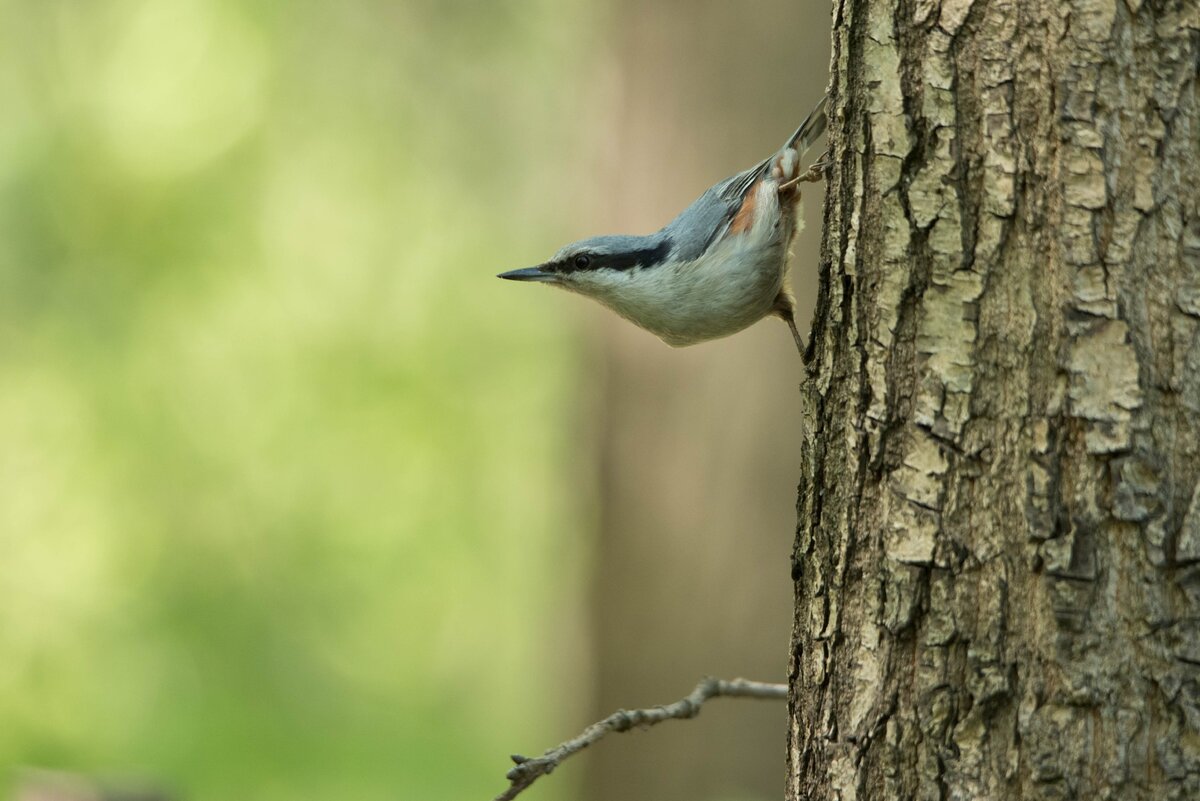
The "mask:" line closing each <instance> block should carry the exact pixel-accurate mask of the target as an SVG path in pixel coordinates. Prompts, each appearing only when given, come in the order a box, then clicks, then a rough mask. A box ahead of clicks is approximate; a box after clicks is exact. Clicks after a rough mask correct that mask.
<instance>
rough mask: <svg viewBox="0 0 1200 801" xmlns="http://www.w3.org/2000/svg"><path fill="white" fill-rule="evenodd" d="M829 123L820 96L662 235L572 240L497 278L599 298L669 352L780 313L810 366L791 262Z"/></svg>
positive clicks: (821, 164)
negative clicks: (811, 156)
mask: <svg viewBox="0 0 1200 801" xmlns="http://www.w3.org/2000/svg"><path fill="white" fill-rule="evenodd" d="M825 125H826V117H825V98H822V99H821V100H820V102H819V103H817V105H816V107H815V108H814V109H813V110H812V112H810V113H809V115H808V116H807V117H806V118H805V120H804V122H802V123H801V124H800V127H799V128H797V129H796V132H795V133H793V134H792V135H791V136H790V137H788V139H787V141H786V142H785V143H784V145H783V147H781V148H780V149H779V150H778V151H777V152H776V153H775V154H774V155H772V156H770V157H769V158H766V159H763V160H762V161H760V162H759V163H758V164H756V165H755V166H753V167H751V168H750V169H748V170H744V171H743V172H740V173H738V174H737V175H734V176H731V177H729V178H726V179H725V180H723V181H721V182H720V183H717V184H716V185H714V186H712V187H711V188H709V189H708V190H707V191H705V192H704V194H702V195H701V196H700V197H699V198H697V199H696V200H695V201H694V202H693V203H692V204H691V205H690V206H688V207H687V208H686V209H684V210H683V211H682V212H681V213H680V214H679V216H677V217H676V218H675V219H674V220H672V221H671V222H669V223H667V224H666V225H665V226H663V227H662V228H661V229H659V230H658V231H656V232H655V233H652V234H646V235H628V234H617V235H608V236H595V237H591V238H588V239H583V240H580V241H578V242H572V243H571V244H569V245H566V246H564V247H562V248H561V249H559V251H558V252H557V253H555V254H554V256H552V257H551V258H550V259H549V260H548V261H545V262H543V263H541V264H538V265H537V266H535V267H524V268H521V269H518V270H509V271H507V272H502V273H500V274H499V276H497V277H499V278H504V279H507V280H510V281H529V282H536V283H543V284H550V285H552V286H557V287H561V288H562V289H566V290H569V291H571V292H576V293H578V294H580V295H584V296H587V297H590V298H593V299H595V300H597V301H599V302H600V303H602V304H604V305H605V306H607V307H608V308H610V309H612V310H613V311H614V312H616V313H617V314H619V315H621V316H622V317H624V318H625V319H627V320H629V321H630V322H632V323H634V324H635V325H638V326H640V327H641V328H644V329H645V330H647V331H649V332H651V333H652V334H655V335H656V336H658V337H659V338H660V339H661V340H662V341H664V342H666V343H667V344H668V345H671V346H672V347H683V346H686V345H694V344H697V343H700V342H706V341H709V340H713V339H717V338H720V337H724V336H728V335H730V334H734V333H737V332H738V331H741V330H743V329H745V328H747V327H748V326H750V325H751V324H753V323H755V322H757V321H759V320H761V319H763V318H764V317H768V316H775V317H779V318H780V319H782V320H783V321H784V322H785V323H787V324H788V327H789V328H790V329H791V332H792V337H793V338H794V339H795V341H796V348H797V349H798V350H799V351H800V358H801V360H802V361H803V360H804V359H805V355H804V354H805V348H804V339H803V337H801V335H800V332H799V331H798V330H797V328H796V315H795V299H794V297H793V295H792V291H791V285H790V282H789V280H788V276H787V258H788V249H789V247H790V245H791V241H792V237H793V236H794V235H795V233H796V228H797V213H798V207H799V203H800V189H799V185H800V184H801V183H803V182H808V181H819V180H821V178H822V177H823V176H824V173H825V169H826V168H827V167H828V162H827V156H828V154H827V153H826V154H824V155H822V157H821V158H820V159H818V160H817V162H816V163H814V164H813V165H812V166H811V167H809V168H808V169H807V170H806V171H801V169H800V163H801V159H802V158H803V156H804V155H805V153H806V152H807V151H808V150H809V149H810V148H811V147H812V145H813V143H814V142H815V140H816V139H817V138H818V137H819V136H820V135H821V134H822V133H823V132H824V131H825Z"/></svg>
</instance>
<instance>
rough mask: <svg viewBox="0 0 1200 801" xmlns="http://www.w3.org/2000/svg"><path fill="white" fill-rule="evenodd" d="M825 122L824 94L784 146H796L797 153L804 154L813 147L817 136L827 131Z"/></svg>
mask: <svg viewBox="0 0 1200 801" xmlns="http://www.w3.org/2000/svg"><path fill="white" fill-rule="evenodd" d="M825 123H826V119H825V98H824V96H822V97H821V99H820V100H819V101H818V102H817V105H816V107H815V108H813V110H812V111H810V112H808V116H807V117H805V118H804V122H802V123H800V127H799V128H797V129H796V132H795V133H794V134H792V135H791V137H790V138H789V139H788V140H787V143H786V144H785V145H784V148H785V149H786V148H789V147H790V148H794V149H795V151H796V153H797V155H800V156H803V155H804V154H805V152H807V151H808V149H809V148H810V147H812V145H813V142H815V141H817V137H819V136H820V135H821V134H823V133H825Z"/></svg>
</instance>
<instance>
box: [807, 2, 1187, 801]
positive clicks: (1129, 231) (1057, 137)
mask: <svg viewBox="0 0 1200 801" xmlns="http://www.w3.org/2000/svg"><path fill="white" fill-rule="evenodd" d="M1198 9H1200V4H1197V3H1195V1H1194V0H1140V1H1139V0H1126V1H1125V2H1118V0H1068V1H1067V2H1061V0H1023V1H1021V0H941V1H940V2H939V0H839V1H838V2H836V3H835V6H834V15H833V20H834V32H833V57H832V67H833V78H832V84H831V105H830V108H831V125H830V128H831V134H830V145H831V153H832V156H833V160H834V163H835V167H834V169H833V170H832V173H831V179H830V183H829V187H828V195H827V201H826V210H825V226H826V231H825V241H824V245H823V251H822V278H821V281H822V284H821V299H820V302H819V304H818V315H817V319H816V321H815V323H814V329H813V335H814V345H813V351H814V355H815V358H814V359H813V362H812V364H811V366H810V375H809V377H808V380H807V381H806V382H805V384H804V386H803V388H802V398H803V404H804V410H805V418H804V419H805V424H806V431H805V441H804V444H803V446H802V453H801V456H802V468H801V469H802V478H801V485H800V497H799V502H798V512H799V520H798V528H797V537H796V546H795V552H794V555H793V578H794V579H795V583H796V614H795V625H794V634H793V646H792V653H791V661H790V682H791V688H792V691H791V696H790V699H789V705H790V717H791V727H790V732H789V782H788V794H789V798H791V799H807V798H822V799H824V798H840V799H851V798H929V799H942V798H961V799H975V798H1007V797H1022V798H1035V799H1037V798H1044V799H1056V798H1076V797H1095V798H1100V799H1104V798H1112V799H1117V798H1120V799H1126V798H1135V799H1136V798H1146V799H1160V798H1180V799H1183V798H1197V797H1200V191H1198V187H1200V85H1198V81H1197V77H1198V73H1200V10H1198Z"/></svg>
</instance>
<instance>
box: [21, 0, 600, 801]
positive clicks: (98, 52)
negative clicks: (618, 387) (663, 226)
mask: <svg viewBox="0 0 1200 801" xmlns="http://www.w3.org/2000/svg"><path fill="white" fill-rule="evenodd" d="M587 13H588V10H587V9H586V8H584V7H583V0H566V1H565V2H564V1H563V0H536V1H534V2H487V3H483V2H472V3H467V2H435V1H434V0H413V1H411V2H401V3H392V2H362V1H361V0H359V1H357V2H347V3H314V2H292V3H277V2H265V0H262V1H260V2H254V1H253V0H246V1H245V2H233V1H232V0H230V1H229V2H219V1H218V0H136V1H135V0H112V1H111V2H79V1H78V0H42V1H40V2H29V1H28V0H0V108H2V109H3V112H2V113H3V124H2V125H0V548H2V550H0V769H3V772H4V774H5V775H6V778H7V779H8V780H9V781H18V780H19V776H20V771H21V770H22V769H24V768H26V767H36V768H48V769H55V770H67V771H72V772H79V773H82V774H85V775H89V776H96V777H101V778H104V779H109V780H112V779H115V780H121V779H122V778H123V777H129V778H133V779H137V780H139V781H141V780H144V781H147V782H151V783H155V784H158V785H160V786H163V787H166V788H168V789H169V790H170V791H171V792H172V793H174V794H176V795H177V797H179V798H184V799H191V800H194V801H209V800H213V801H215V800H217V799H252V800H255V801H270V800H271V799H298V798H303V799H351V798H352V799H356V800H358V801H370V799H384V798H386V799H396V798H403V799H409V798H411V799H418V798H419V799H424V800H428V801H437V799H462V798H468V797H490V795H491V794H494V793H495V792H497V791H498V790H499V789H501V787H502V776H503V771H504V770H505V765H504V763H503V757H504V755H505V754H507V753H509V752H510V751H511V750H514V749H518V748H519V747H522V745H523V744H524V747H526V748H532V747H536V746H538V745H546V744H541V743H530V742H529V740H530V739H531V737H530V736H529V732H530V731H532V730H533V729H534V728H535V727H536V728H538V729H544V728H545V726H546V722H547V720H548V719H550V720H557V719H559V718H558V716H559V715H560V714H562V712H561V709H562V707H563V705H564V704H571V703H577V702H574V701H571V700H569V689H570V688H567V687H565V686H563V681H562V678H561V677H562V675H563V674H562V670H561V668H562V665H563V660H564V657H563V656H561V655H555V652H556V651H559V650H561V649H562V646H563V643H562V642H561V638H560V641H558V642H554V639H555V637H557V636H558V635H561V634H562V633H563V632H569V631H570V629H571V626H570V620H571V615H572V614H574V613H575V611H574V610H577V608H578V604H579V603H580V601H579V598H578V595H579V593H578V591H577V590H576V589H575V588H576V587H577V586H578V585H579V584H580V581H579V576H580V575H581V574H582V567H581V563H580V561H581V559H582V558H583V556H584V553H583V543H584V542H585V541H586V536H585V535H586V534H587V523H586V522H581V520H582V519H583V516H582V515H581V504H580V503H579V502H578V501H576V500H574V499H575V498H577V497H578V494H579V493H578V492H577V491H576V488H575V484H576V482H578V480H579V478H580V475H579V472H580V470H579V468H578V467H576V466H575V461H576V460H575V459H574V458H573V453H572V450H573V448H574V447H575V443H573V441H572V432H573V431H574V430H575V429H576V428H577V427H578V421H577V420H576V419H575V418H574V415H575V414H576V413H575V412H574V411H573V409H574V408H577V407H578V403H577V399H576V398H575V397H574V393H575V389H574V387H575V386H576V385H577V383H578V378H579V376H577V375H576V374H575V371H576V370H577V367H576V366H575V364H576V362H575V360H574V358H573V348H574V344H573V337H572V336H571V334H570V326H569V323H568V321H567V320H566V319H565V318H563V317H561V316H559V317H555V315H556V314H559V313H560V312H561V310H562V308H563V307H562V306H561V305H556V304H550V303H545V302H539V301H545V299H546V298H545V297H544V296H542V295H540V294H539V293H537V292H528V291H514V290H513V287H511V286H509V285H505V284H502V283H501V282H499V281H496V280H495V279H494V278H493V276H494V274H495V273H496V272H498V271H500V270H501V269H506V268H509V267H513V266H521V264H522V263H523V261H524V260H527V259H529V258H530V257H531V256H534V257H536V256H538V255H541V251H540V250H539V248H541V249H544V248H545V247H546V246H548V245H549V243H551V242H552V241H554V240H555V239H556V233H559V232H556V230H555V229H556V226H557V224H558V221H556V220H555V219H553V218H550V217H548V216H547V215H546V214H545V210H546V209H547V208H555V202H554V200H553V199H552V200H551V202H546V201H545V197H544V194H545V192H546V191H547V189H548V188H549V187H551V186H552V184H551V182H550V180H549V178H550V176H551V173H550V168H549V167H547V166H543V165H544V164H546V163H547V162H550V163H553V162H558V163H561V161H562V160H563V158H565V154H566V152H567V149H568V147H569V144H570V140H569V139H568V136H569V134H570V127H571V126H570V122H571V119H572V118H573V117H574V116H575V115H576V114H577V112H578V102H579V101H578V100H577V94H576V91H577V88H578V87H577V86H576V83H577V81H578V80H579V78H580V75H579V68H580V65H579V64H578V63H577V59H576V58H575V52H576V48H578V47H580V46H581V42H584V41H586V37H587V36H588V33H587V30H588V29H589V28H590V27H592V23H591V22H590V21H589V20H588V19H587ZM539 195H542V197H539ZM514 259H516V260H520V261H517V262H516V263H513V260H514ZM523 289H524V290H528V288H523ZM549 332H556V333H555V335H553V336H551V335H549ZM547 608H557V609H560V610H562V615H563V619H562V620H557V621H553V620H552V621H545V622H540V623H537V624H533V625H530V622H531V621H532V620H533V619H534V618H535V617H536V616H538V615H540V614H541V615H544V612H543V611H542V610H545V609H547ZM570 787H571V780H570V779H569V778H567V777H563V778H562V779H561V780H559V783H558V792H559V793H560V794H561V793H563V792H566V791H568V790H569V789H570ZM559 797H562V796H561V795H560V796H559Z"/></svg>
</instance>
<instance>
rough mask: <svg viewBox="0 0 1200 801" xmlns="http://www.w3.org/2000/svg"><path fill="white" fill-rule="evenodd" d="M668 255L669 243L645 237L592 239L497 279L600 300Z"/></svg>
mask: <svg viewBox="0 0 1200 801" xmlns="http://www.w3.org/2000/svg"><path fill="white" fill-rule="evenodd" d="M670 255H671V239H670V238H669V237H668V236H666V235H665V234H663V233H662V232H659V233H657V234H651V235H649V236H595V237H592V238H591V239H583V240H580V241H579V242H572V243H571V244H570V245H567V246H566V247H564V248H562V249H560V250H559V251H558V252H557V253H555V254H554V257H553V258H551V259H550V260H549V261H546V262H543V263H541V264H539V265H537V266H536V267H525V268H523V269H520V270H509V271H508V272H506V273H500V275H499V276H498V277H499V278H507V279H508V280H510V281H537V282H540V283H546V284H555V285H557V286H561V287H562V288H563V289H570V290H572V291H574V292H579V293H581V294H584V295H592V296H603V295H605V294H607V290H609V289H611V288H613V287H614V286H616V285H619V284H621V283H623V282H626V281H628V280H629V278H630V276H631V274H633V273H634V272H635V271H637V270H642V269H648V268H653V267H656V266H658V265H660V264H662V263H663V262H665V261H667V260H668V258H669V257H670Z"/></svg>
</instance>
